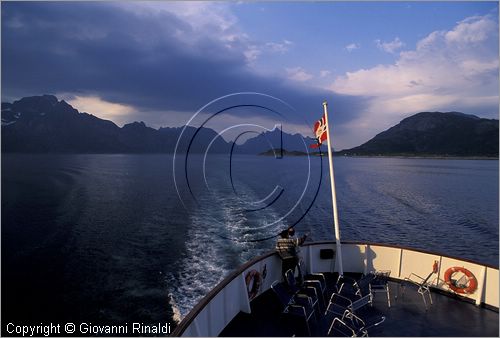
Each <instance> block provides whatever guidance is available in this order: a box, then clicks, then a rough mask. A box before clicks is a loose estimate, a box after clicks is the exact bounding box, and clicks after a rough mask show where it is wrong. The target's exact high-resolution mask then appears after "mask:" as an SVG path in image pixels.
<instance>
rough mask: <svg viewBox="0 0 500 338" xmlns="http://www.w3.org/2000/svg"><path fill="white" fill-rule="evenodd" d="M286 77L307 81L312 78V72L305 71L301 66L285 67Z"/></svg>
mask: <svg viewBox="0 0 500 338" xmlns="http://www.w3.org/2000/svg"><path fill="white" fill-rule="evenodd" d="M285 70H286V72H287V75H288V78H289V79H291V80H294V81H300V82H303V81H307V80H310V79H312V78H313V76H312V74H310V73H308V72H306V70H305V69H303V68H302V67H294V68H285Z"/></svg>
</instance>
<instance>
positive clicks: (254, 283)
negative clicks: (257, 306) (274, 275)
mask: <svg viewBox="0 0 500 338" xmlns="http://www.w3.org/2000/svg"><path fill="white" fill-rule="evenodd" d="M261 283H262V278H261V276H260V272H259V271H257V270H250V271H248V272H247V274H246V275H245V284H246V285H247V292H248V299H249V300H252V299H254V298H255V296H257V294H258V293H259V289H260V284H261Z"/></svg>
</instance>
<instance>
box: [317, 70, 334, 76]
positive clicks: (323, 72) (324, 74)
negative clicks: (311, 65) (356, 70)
mask: <svg viewBox="0 0 500 338" xmlns="http://www.w3.org/2000/svg"><path fill="white" fill-rule="evenodd" d="M331 73H332V72H331V71H329V70H326V69H323V70H320V71H319V77H327V76H328V75H330V74H331Z"/></svg>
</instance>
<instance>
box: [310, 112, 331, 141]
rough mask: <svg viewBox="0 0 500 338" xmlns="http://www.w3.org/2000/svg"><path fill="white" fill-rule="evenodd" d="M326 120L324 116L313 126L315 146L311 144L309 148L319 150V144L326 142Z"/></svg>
mask: <svg viewBox="0 0 500 338" xmlns="http://www.w3.org/2000/svg"><path fill="white" fill-rule="evenodd" d="M326 128H327V125H326V119H325V115H323V117H322V118H321V119H319V120H318V121H316V123H315V124H314V134H315V135H316V140H317V141H318V142H317V143H316V144H311V145H310V146H309V147H310V148H319V147H320V146H321V144H322V143H323V142H324V141H326Z"/></svg>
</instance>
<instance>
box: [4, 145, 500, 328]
mask: <svg viewBox="0 0 500 338" xmlns="http://www.w3.org/2000/svg"><path fill="white" fill-rule="evenodd" d="M185 160H186V159H185V157H178V158H176V161H175V165H173V156H172V155H13V154H6V155H2V243H1V244H2V322H4V323H6V322H11V321H16V322H17V323H40V322H50V321H52V322H61V323H65V322H74V323H80V322H87V323H89V322H91V323H94V324H108V325H118V324H123V323H127V322H128V323H130V322H143V323H158V322H162V323H164V322H166V321H171V320H172V316H173V309H172V304H173V303H175V308H177V309H179V310H180V312H181V314H182V315H185V314H187V312H188V311H189V309H190V308H191V307H192V306H193V305H194V304H196V302H197V301H198V300H199V299H200V298H201V297H203V295H205V294H206V293H207V292H208V290H210V289H211V288H212V287H213V286H215V284H216V283H217V282H219V281H220V280H222V279H223V278H224V276H226V275H227V274H228V273H229V272H230V271H231V270H232V269H234V268H236V267H237V266H238V265H240V264H242V263H243V262H245V261H247V260H248V259H250V258H252V257H254V256H255V255H257V254H260V253H263V252H266V251H269V250H271V249H272V248H273V247H274V241H275V239H274V238H271V239H267V240H265V239H266V238H269V237H272V236H275V235H276V234H277V233H278V232H279V231H280V230H281V229H284V228H286V227H288V226H290V225H292V224H295V223H297V225H296V229H297V232H298V233H299V234H301V233H304V232H306V231H308V232H310V233H311V235H310V237H311V239H312V240H322V239H332V238H333V230H332V224H333V217H332V208H331V192H330V181H329V175H328V163H327V158H324V159H323V160H322V159H321V158H320V157H311V158H309V159H308V158H307V157H285V158H283V159H280V160H278V159H275V158H273V157H265V156H239V157H234V158H233V159H232V162H230V160H229V158H228V157H227V156H225V155H210V156H207V158H204V157H203V156H202V155H192V156H190V157H189V158H188V161H187V163H188V166H187V168H188V170H187V171H185V170H184V168H185V166H184V165H185V163H186V162H185ZM321 160H322V161H323V163H322V166H323V167H322V168H321ZM334 165H335V177H336V185H337V199H338V207H339V214H340V224H341V236H342V239H346V240H364V241H371V242H381V243H390V244H399V245H405V246H411V247H415V248H418V249H426V250H432V251H437V252H441V253H444V254H448V255H454V256H460V257H463V258H468V259H473V260H477V261H479V262H483V263H488V264H493V265H495V266H498V238H499V234H498V230H499V219H498V216H499V210H498V209H499V207H498V205H499V200H498V195H499V192H498V190H499V182H498V177H499V171H498V169H499V168H498V161H497V160H437V159H435V160H434V159H403V158H335V161H334ZM321 175H322V176H321ZM174 178H175V179H174ZM186 178H187V180H186ZM231 178H232V183H233V185H231ZM188 183H189V184H188ZM320 183H321V184H320ZM266 197H267V198H266ZM307 211H308V212H307ZM306 212H307V214H306ZM169 295H170V296H169ZM2 330H4V328H2Z"/></svg>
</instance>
